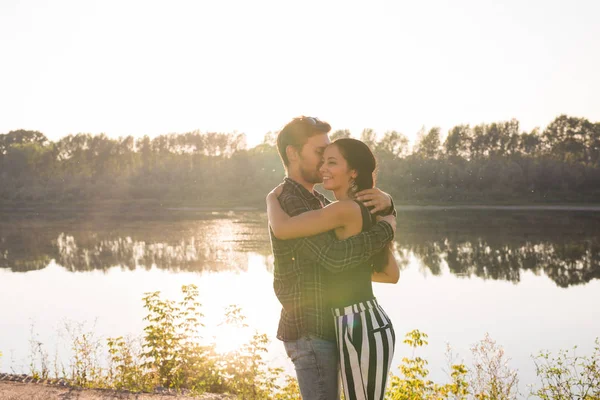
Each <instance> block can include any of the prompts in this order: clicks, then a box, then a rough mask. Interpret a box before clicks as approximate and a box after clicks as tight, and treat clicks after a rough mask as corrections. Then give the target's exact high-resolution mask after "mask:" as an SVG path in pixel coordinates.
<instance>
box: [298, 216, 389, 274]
mask: <svg viewBox="0 0 600 400" xmlns="http://www.w3.org/2000/svg"><path fill="white" fill-rule="evenodd" d="M393 238H394V231H393V230H392V227H391V226H390V224H388V223H387V222H385V221H379V222H378V223H377V224H375V225H373V227H372V228H371V229H370V230H368V231H365V232H361V233H359V234H358V235H355V236H352V237H349V238H348V239H344V240H338V239H337V238H336V237H335V235H334V234H333V233H332V232H325V233H321V234H319V235H315V236H310V237H306V238H301V239H299V241H298V247H297V248H296V249H297V251H298V252H299V253H300V254H302V255H303V256H304V257H306V258H308V259H310V260H314V261H315V262H316V263H318V264H319V265H320V266H322V267H323V268H325V269H327V270H328V271H330V272H333V273H339V272H343V271H346V270H348V269H351V268H354V267H357V266H358V265H360V264H363V263H365V262H367V261H368V260H369V259H370V258H371V256H373V255H374V254H376V253H378V252H380V251H381V250H383V249H384V248H385V246H386V245H387V244H388V243H389V242H391V241H392V239H393Z"/></svg>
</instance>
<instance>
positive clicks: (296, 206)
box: [279, 190, 310, 216]
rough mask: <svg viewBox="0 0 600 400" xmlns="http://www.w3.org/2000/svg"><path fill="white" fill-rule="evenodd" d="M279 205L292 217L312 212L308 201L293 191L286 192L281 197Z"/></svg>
mask: <svg viewBox="0 0 600 400" xmlns="http://www.w3.org/2000/svg"><path fill="white" fill-rule="evenodd" d="M279 204H281V208H283V210H284V211H285V212H286V213H287V214H288V215H291V216H294V215H296V214H298V213H300V212H304V211H308V210H310V206H309V204H308V203H307V202H306V200H305V199H304V198H303V197H302V196H301V195H299V194H298V193H296V192H294V191H293V190H290V191H285V190H284V191H283V192H282V193H281V195H280V196H279Z"/></svg>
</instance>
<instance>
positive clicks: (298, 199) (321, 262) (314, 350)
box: [270, 117, 396, 400]
mask: <svg viewBox="0 0 600 400" xmlns="http://www.w3.org/2000/svg"><path fill="white" fill-rule="evenodd" d="M330 130H331V126H330V125H329V124H328V123H326V122H323V121H320V120H319V119H317V118H313V117H299V118H294V119H293V120H292V121H291V122H289V123H288V124H287V125H286V126H285V127H284V128H283V129H282V130H281V131H280V132H279V134H278V136H277V150H278V151H279V155H280V157H281V160H282V162H283V165H284V167H285V170H286V175H287V177H286V178H285V180H284V184H283V190H282V192H281V195H280V196H279V202H280V204H281V206H282V208H283V209H284V211H285V212H286V213H287V214H288V215H290V216H295V215H298V214H301V213H303V212H306V211H310V210H315V209H319V208H322V207H324V206H325V205H327V204H328V203H329V201H328V200H327V199H326V198H325V197H324V196H323V195H321V194H320V193H318V192H316V191H314V185H315V184H317V183H321V182H322V177H321V175H320V173H319V168H320V166H321V164H322V158H323V152H324V151H325V148H326V147H327V145H329V144H330V141H329V137H328V136H327V134H328V133H329V131H330ZM358 195H359V199H361V200H363V201H364V203H365V204H366V205H367V206H374V209H373V211H374V212H376V211H381V210H391V211H393V206H392V201H391V198H390V197H389V196H388V195H387V194H385V193H383V192H382V191H380V190H379V189H369V190H366V191H363V192H361V193H359V194H358ZM395 228H396V223H395V217H394V216H390V217H386V218H385V219H384V220H383V221H380V222H378V223H377V224H375V225H374V226H373V228H372V229H371V230H370V231H367V232H363V233H361V234H359V235H356V236H353V237H351V238H349V239H346V240H337V239H336V237H335V233H334V232H333V231H331V232H326V233H322V234H320V235H315V236H312V237H308V238H300V239H293V240H280V239H277V238H276V237H275V236H274V235H273V232H272V231H270V235H271V246H272V248H273V255H274V259H275V269H274V274H273V275H274V282H273V288H274V289H275V294H276V295H277V298H278V299H279V301H280V302H281V305H282V307H283V308H282V310H281V318H280V320H279V328H278V330H277V338H278V339H280V340H282V341H283V342H284V346H285V349H286V353H287V354H288V356H289V357H290V358H291V360H292V362H293V363H294V367H295V369H296V376H297V378H298V384H299V386H300V392H301V394H302V398H303V399H304V400H338V399H339V397H340V395H339V388H340V384H339V381H338V380H339V379H338V376H339V375H338V360H337V352H338V351H337V346H336V343H335V335H334V324H333V317H332V314H331V310H330V308H329V306H328V302H327V299H326V294H327V284H326V282H327V279H325V274H327V273H330V272H332V273H335V272H340V271H343V270H346V269H348V268H353V267H359V265H361V264H362V263H364V262H365V261H367V260H368V259H369V258H370V257H371V256H372V255H373V254H375V253H377V252H378V251H380V250H382V249H383V248H385V246H386V245H387V244H388V243H389V242H390V241H391V240H392V239H393V236H394V231H395ZM363 267H364V265H363Z"/></svg>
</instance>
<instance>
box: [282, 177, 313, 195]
mask: <svg viewBox="0 0 600 400" xmlns="http://www.w3.org/2000/svg"><path fill="white" fill-rule="evenodd" d="M287 177H288V178H290V179H291V180H293V181H294V182H296V183H297V184H299V185H301V186H303V187H304V188H305V189H306V190H308V191H309V192H310V193H312V192H313V190H314V189H315V184H314V183H309V182H306V181H305V180H304V179H302V176H300V175H297V174H288V175H287Z"/></svg>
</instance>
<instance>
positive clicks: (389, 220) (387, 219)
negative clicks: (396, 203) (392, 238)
mask: <svg viewBox="0 0 600 400" xmlns="http://www.w3.org/2000/svg"><path fill="white" fill-rule="evenodd" d="M375 219H376V220H377V222H379V221H385V222H387V223H388V224H390V225H391V226H392V230H393V231H394V233H396V217H395V216H393V215H386V216H385V217H382V216H380V215H378V216H376V217H375Z"/></svg>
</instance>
